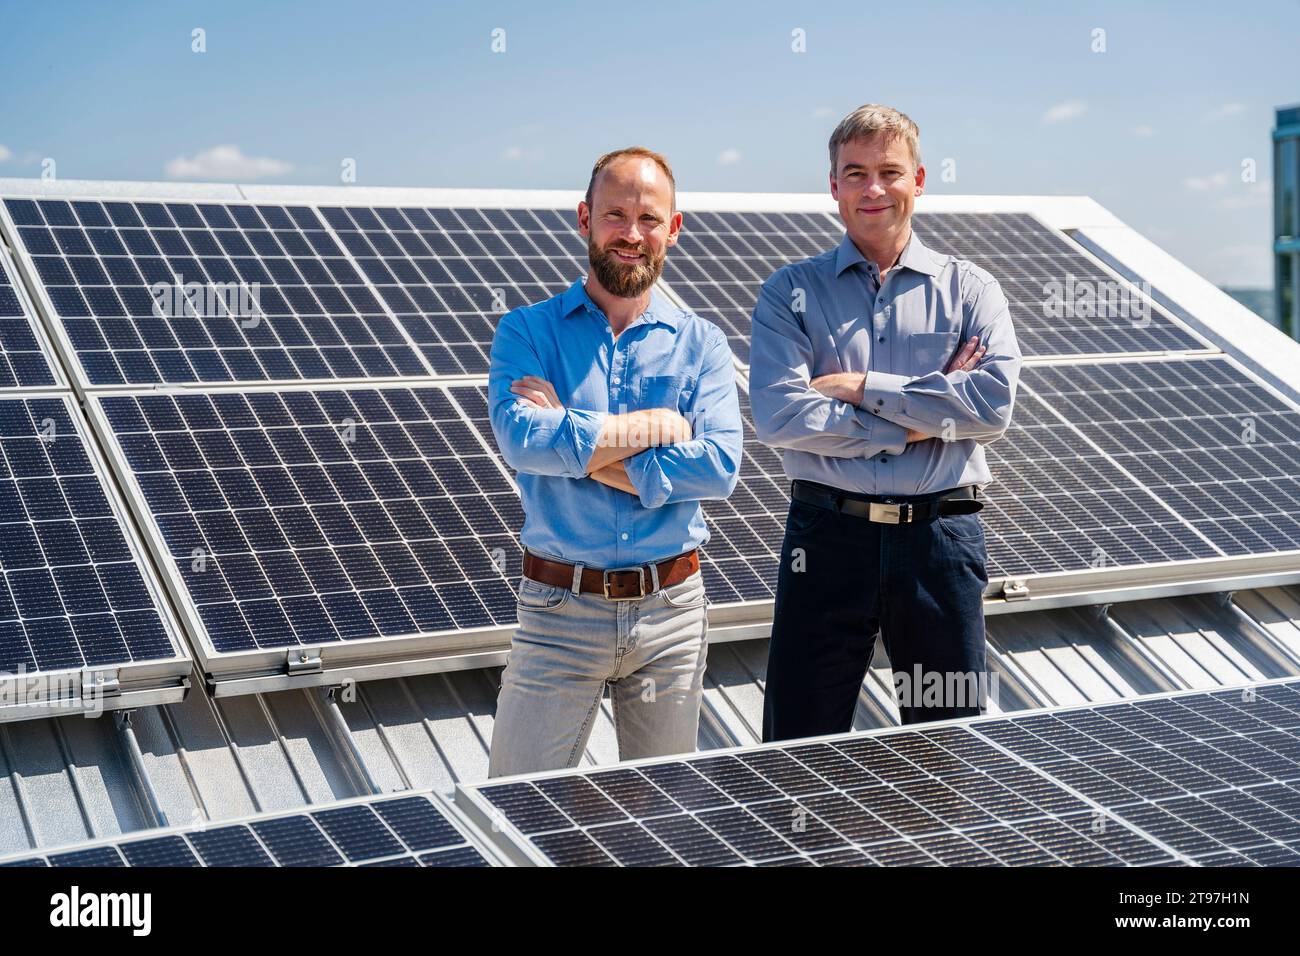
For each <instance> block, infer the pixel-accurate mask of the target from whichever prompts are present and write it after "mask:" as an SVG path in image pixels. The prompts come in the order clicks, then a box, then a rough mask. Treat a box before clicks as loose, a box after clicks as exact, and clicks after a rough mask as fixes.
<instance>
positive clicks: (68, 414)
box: [0, 397, 182, 674]
mask: <svg viewBox="0 0 1300 956" xmlns="http://www.w3.org/2000/svg"><path fill="white" fill-rule="evenodd" d="M75 414H76V413H75V412H74V411H73V409H72V406H71V405H70V402H69V399H67V398H64V397H52V398H30V399H19V398H8V399H0V672H3V673H5V674H13V673H17V672H19V671H22V672H25V673H28V674H30V673H34V672H38V671H57V670H66V669H73V668H81V667H108V666H111V665H126V664H130V663H133V662H143V661H151V660H163V659H173V658H177V657H178V656H182V655H180V654H179V652H178V650H177V648H176V646H175V644H174V643H173V641H172V638H171V636H170V634H169V632H168V629H167V627H166V626H165V624H164V623H163V619H162V617H161V614H160V611H159V605H158V598H157V596H156V594H155V593H154V592H153V591H152V590H151V588H150V587H149V585H148V584H147V583H146V581H145V578H144V576H143V575H142V574H141V571H140V565H139V556H138V555H137V553H136V552H135V551H134V550H133V549H132V547H131V545H130V543H129V540H128V538H127V536H126V532H125V529H124V528H123V525H122V523H121V521H120V519H119V517H118V514H117V512H116V511H115V510H114V508H113V506H112V504H111V503H110V500H109V497H108V494H107V493H106V488H105V485H104V483H103V481H104V479H103V478H102V476H101V475H100V473H99V471H98V469H97V468H96V466H95V465H94V463H93V461H92V459H91V457H90V455H89V454H88V453H87V449H86V444H85V440H84V439H83V437H82V433H81V431H80V430H79V428H78V426H77V425H76V424H75V418H74V416H75Z"/></svg>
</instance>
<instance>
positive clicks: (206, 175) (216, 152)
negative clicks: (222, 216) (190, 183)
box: [164, 145, 293, 180]
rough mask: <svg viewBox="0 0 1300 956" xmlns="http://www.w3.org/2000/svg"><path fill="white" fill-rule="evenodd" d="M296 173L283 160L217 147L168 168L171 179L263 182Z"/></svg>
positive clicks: (176, 159) (173, 161) (179, 160)
mask: <svg viewBox="0 0 1300 956" xmlns="http://www.w3.org/2000/svg"><path fill="white" fill-rule="evenodd" d="M291 169H293V165H292V164H290V163H286V162H285V161H284V160H282V159H272V158H270V157H269V156H245V155H244V153H243V150H241V149H240V148H239V147H238V146H230V145H224V146H214V147H212V148H211V149H208V150H204V151H203V152H201V153H198V154H196V155H194V156H193V157H186V156H177V157H176V158H175V159H173V160H172V161H171V162H169V163H168V164H167V165H166V167H164V170H165V172H166V173H167V176H168V177H169V178H171V179H218V180H235V179H261V178H262V177H263V176H279V175H281V174H282V173H287V172H289V170H291Z"/></svg>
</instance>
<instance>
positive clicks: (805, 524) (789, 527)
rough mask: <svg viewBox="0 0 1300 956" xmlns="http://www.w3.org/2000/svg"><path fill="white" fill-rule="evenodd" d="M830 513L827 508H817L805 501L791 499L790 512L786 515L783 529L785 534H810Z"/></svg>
mask: <svg viewBox="0 0 1300 956" xmlns="http://www.w3.org/2000/svg"><path fill="white" fill-rule="evenodd" d="M830 513H831V511H830V509H829V508H818V507H817V506H816V505H810V504H808V503H807V502H806V501H791V502H790V512H789V514H787V515H786V519H785V530H786V533H787V534H793V535H804V534H811V533H812V532H813V531H816V530H817V528H818V527H819V526H820V525H821V524H822V522H824V521H825V520H826V516H827V515H829V514H830Z"/></svg>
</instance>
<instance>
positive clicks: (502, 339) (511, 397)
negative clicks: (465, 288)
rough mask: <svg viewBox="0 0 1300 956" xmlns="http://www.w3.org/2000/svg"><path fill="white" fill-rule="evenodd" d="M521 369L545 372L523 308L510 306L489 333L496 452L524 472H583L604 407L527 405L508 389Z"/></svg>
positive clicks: (581, 474) (578, 475) (564, 474)
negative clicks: (510, 308)
mask: <svg viewBox="0 0 1300 956" xmlns="http://www.w3.org/2000/svg"><path fill="white" fill-rule="evenodd" d="M525 375H536V376H538V377H539V378H546V377H547V376H546V371H545V369H543V368H542V363H541V360H540V359H539V358H538V355H537V350H536V348H535V347H534V346H533V343H532V339H531V338H530V337H529V335H528V328H527V325H526V324H525V322H524V320H523V315H522V313H520V312H519V311H515V312H509V313H507V314H506V315H505V316H503V317H502V319H501V322H500V324H498V325H497V331H496V335H495V336H493V338H492V356H491V365H490V367H489V371H488V405H489V409H490V411H489V417H490V418H491V422H492V434H493V435H495V436H496V440H497V445H498V446H499V447H500V449H501V457H502V458H504V459H505V460H506V463H507V464H508V465H510V467H511V468H514V469H515V470H516V471H521V472H525V473H527V474H532V475H556V476H561V477H567V478H585V477H586V476H587V463H588V462H589V461H591V456H592V453H593V452H595V450H596V445H597V443H598V442H599V440H600V434H601V432H602V431H603V430H604V427H605V413H604V412H591V411H586V410H584V409H580V408H567V409H565V408H538V407H536V406H535V405H530V404H529V403H527V402H525V401H524V400H523V399H521V398H520V397H519V396H518V395H516V394H515V393H514V392H512V391H510V385H511V383H513V382H514V381H516V380H517V379H520V378H523V377H524V376H525Z"/></svg>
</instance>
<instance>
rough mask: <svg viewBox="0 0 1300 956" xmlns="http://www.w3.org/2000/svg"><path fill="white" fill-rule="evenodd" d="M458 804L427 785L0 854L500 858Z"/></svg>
mask: <svg viewBox="0 0 1300 956" xmlns="http://www.w3.org/2000/svg"><path fill="white" fill-rule="evenodd" d="M503 862H504V861H503V860H502V859H501V857H500V856H499V855H498V854H497V852H496V851H495V849H494V848H493V847H492V846H491V845H490V843H489V842H488V841H486V840H484V839H483V838H482V835H481V834H479V833H477V832H476V831H475V829H474V828H473V827H472V826H471V825H470V824H469V822H468V821H467V820H466V819H465V817H464V816H463V815H462V814H461V812H460V811H459V810H458V809H457V808H456V806H455V805H454V804H453V803H452V802H451V801H450V800H448V799H446V798H445V797H444V796H443V795H441V794H439V793H437V792H436V791H433V790H407V791H399V792H396V793H387V794H383V795H371V796H362V797H354V798H351V799H347V800H338V801H332V802H329V803H322V804H313V805H309V806H305V807H302V808H300V809H298V810H292V811H286V810H274V811H267V812H265V813H260V814H251V815H247V816H241V817H233V818H231V819H228V820H208V821H205V822H203V823H201V824H198V825H195V824H182V825H177V826H164V827H158V828H155V829H151V830H141V831H137V832H134V833H128V834H122V835H118V836H114V837H105V838H102V839H98V840H88V841H85V842H81V843H73V844H69V845H66V846H58V847H46V848H42V849H39V850H19V851H16V852H12V853H9V854H6V855H4V856H0V868H4V867H11V866H13V867H25V866H115V867H127V866H144V867H163V866H192V867H199V866H207V867H223V866H281V867H292V866H340V867H360V866H501V865H503Z"/></svg>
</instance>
